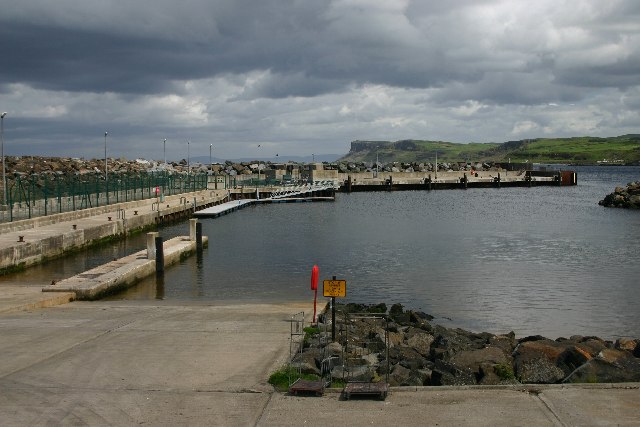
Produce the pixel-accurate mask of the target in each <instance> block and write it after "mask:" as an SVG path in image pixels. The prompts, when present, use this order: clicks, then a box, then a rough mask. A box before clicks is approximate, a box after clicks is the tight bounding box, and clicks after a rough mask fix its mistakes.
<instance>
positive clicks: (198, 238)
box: [196, 222, 202, 253]
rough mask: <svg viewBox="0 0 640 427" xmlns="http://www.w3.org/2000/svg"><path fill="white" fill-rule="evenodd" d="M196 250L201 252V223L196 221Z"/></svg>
mask: <svg viewBox="0 0 640 427" xmlns="http://www.w3.org/2000/svg"><path fill="white" fill-rule="evenodd" d="M196 250H197V251H198V253H201V252H202V223H201V222H197V223H196Z"/></svg>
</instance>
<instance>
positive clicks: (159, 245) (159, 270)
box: [155, 236, 164, 273]
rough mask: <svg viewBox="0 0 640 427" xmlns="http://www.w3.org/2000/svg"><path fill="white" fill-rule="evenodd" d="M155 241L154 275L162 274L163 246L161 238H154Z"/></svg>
mask: <svg viewBox="0 0 640 427" xmlns="http://www.w3.org/2000/svg"><path fill="white" fill-rule="evenodd" d="M155 241H156V273H164V246H163V244H162V237H160V236H158V237H156V238H155Z"/></svg>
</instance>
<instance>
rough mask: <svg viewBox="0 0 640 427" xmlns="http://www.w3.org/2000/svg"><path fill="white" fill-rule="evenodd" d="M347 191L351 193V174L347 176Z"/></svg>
mask: <svg viewBox="0 0 640 427" xmlns="http://www.w3.org/2000/svg"><path fill="white" fill-rule="evenodd" d="M347 193H351V175H349V176H348V177H347Z"/></svg>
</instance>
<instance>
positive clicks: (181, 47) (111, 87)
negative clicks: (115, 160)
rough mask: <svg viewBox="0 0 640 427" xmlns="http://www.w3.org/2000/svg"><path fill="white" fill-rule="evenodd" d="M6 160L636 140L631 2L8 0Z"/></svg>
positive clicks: (3, 0)
mask: <svg viewBox="0 0 640 427" xmlns="http://www.w3.org/2000/svg"><path fill="white" fill-rule="evenodd" d="M0 111H6V112H7V116H6V117H5V119H4V141H5V154H7V155H24V154H40V155H59V156H77V157H81V156H82V157H86V158H102V157H103V156H104V132H105V131H108V132H109V135H108V137H107V150H108V156H109V157H122V156H124V157H127V158H130V159H133V158H137V157H142V158H146V159H162V158H163V140H164V139H165V138H166V139H167V142H166V149H167V157H168V159H169V160H171V159H176V160H177V159H180V158H185V157H186V155H187V142H186V141H187V140H190V141H191V143H190V144H189V151H190V154H191V156H192V157H193V156H208V155H209V145H210V144H213V154H214V157H218V158H238V157H252V156H253V157H255V158H258V157H260V158H267V157H272V156H275V154H276V153H280V155H281V156H286V155H302V156H306V155H311V153H315V154H324V153H338V154H341V153H346V152H347V151H348V150H349V143H350V142H351V141H353V140H356V139H374V140H398V139H408V138H415V139H431V140H445V141H452V142H460V143H467V142H504V141H508V140H513V139H522V138H533V137H552V136H579V135H593V136H616V135H622V134H626V133H640V1H638V0H627V1H623V0H607V1H602V0H593V1H591V0H535V1H531V0H526V1H516V0H511V1H504V0H503V1H500V0H447V1H444V0H413V1H412V0H182V1H175V0H172V1H167V0H135V1H124V0H120V1H113V0H55V1H51V0H20V1H16V0H0Z"/></svg>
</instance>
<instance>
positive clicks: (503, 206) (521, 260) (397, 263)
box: [0, 167, 640, 339]
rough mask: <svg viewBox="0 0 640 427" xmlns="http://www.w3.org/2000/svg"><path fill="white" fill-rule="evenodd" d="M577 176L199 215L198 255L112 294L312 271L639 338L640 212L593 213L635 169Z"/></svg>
mask: <svg viewBox="0 0 640 427" xmlns="http://www.w3.org/2000/svg"><path fill="white" fill-rule="evenodd" d="M571 169H575V170H576V171H577V172H578V186H575V187H539V188H536V187H533V188H502V189H474V190H466V191H465V190H448V191H431V192H429V191H410V192H380V193H354V194H338V195H337V198H336V201H335V202H328V203H295V204H272V205H260V206H255V207H250V208H246V209H243V210H241V211H238V212H235V213H233V214H231V215H227V216H224V217H220V218H216V219H203V220H201V221H202V223H203V233H204V234H205V235H207V236H209V239H210V240H209V242H210V244H209V248H208V249H206V250H205V251H204V254H203V256H202V258H200V259H199V258H197V257H191V258H189V259H186V260H185V261H183V262H181V263H180V264H179V265H177V266H174V267H171V268H170V269H168V270H167V271H166V273H165V276H164V279H163V280H162V281H158V280H156V278H149V279H147V280H145V281H143V282H142V283H140V284H139V285H138V286H136V287H134V288H132V289H131V290H129V291H127V292H125V293H123V294H120V295H117V296H114V297H113V298H116V299H129V300H144V299H148V300H150V299H156V298H160V299H165V300H176V301H177V300H198V301H202V302H203V303H219V302H231V301H233V302H243V301H244V302H255V301H291V300H305V299H308V300H312V299H313V293H312V291H311V290H310V289H309V281H310V275H311V268H312V266H313V265H314V264H317V265H318V266H319V267H320V279H321V280H322V279H329V278H331V277H332V276H336V277H337V278H339V279H344V280H346V281H347V298H346V299H345V302H365V303H379V302H385V303H386V304H387V305H391V304H393V303H400V304H403V305H404V306H405V307H407V308H413V309H418V310H422V311H424V312H427V313H429V314H431V315H433V316H435V317H436V320H435V321H436V322H438V323H441V324H444V325H446V326H458V327H462V328H465V329H469V330H473V331H489V332H494V333H501V332H509V331H514V332H515V333H516V335H517V336H525V335H532V334H540V335H545V336H548V337H551V338H555V337H558V336H569V335H575V334H579V335H598V336H600V337H603V338H609V339H613V338H616V337H619V336H631V337H640V310H638V307H640V262H638V258H639V256H640V239H639V238H638V236H640V212H637V211H628V210H619V209H606V208H603V207H600V206H598V200H600V199H602V198H603V197H604V196H605V195H606V194H608V193H610V192H611V191H613V189H614V188H615V187H616V186H621V185H626V183H627V182H629V181H633V180H638V179H640V168H639V167H590V168H587V167H583V168H571ZM185 230H186V225H185V224H184V223H183V224H177V225H174V226H171V227H165V228H164V229H162V230H161V234H162V235H163V237H165V239H168V238H170V237H173V236H175V235H179V234H185ZM143 247H144V236H138V237H134V238H129V239H127V240H126V241H123V242H120V243H118V244H115V245H113V246H109V247H104V248H101V249H100V250H92V251H88V252H87V253H86V254H84V255H83V254H78V255H76V256H74V257H72V258H69V259H66V260H64V261H62V260H60V261H56V262H55V263H51V264H50V265H45V266H42V267H38V270H30V272H31V273H29V272H27V273H23V274H22V275H14V276H12V277H13V279H9V278H8V276H7V277H4V278H1V279H0V281H6V280H13V281H20V280H24V281H29V280H30V281H32V282H33V280H36V279H35V278H36V277H43V278H44V277H51V275H52V273H51V272H49V273H48V274H49V276H47V269H50V268H52V267H51V265H53V264H56V265H58V267H55V270H56V271H58V272H60V271H64V273H58V274H67V273H70V272H71V271H72V270H77V269H79V268H80V267H86V268H84V269H87V268H90V266H91V264H93V263H99V262H100V259H101V257H102V258H107V259H112V258H113V257H118V256H121V255H122V254H124V253H127V252H128V253H131V252H133V251H135V250H139V249H141V248H143ZM83 257H84V258H83ZM87 257H89V258H90V259H89V260H87ZM60 265H62V267H60ZM80 271H82V270H80ZM75 273H76V272H74V273H73V274H75ZM29 276H30V277H31V278H29ZM47 280H48V278H47ZM320 295H321V289H320ZM319 300H320V301H321V302H322V303H323V304H324V301H325V299H324V298H322V297H319Z"/></svg>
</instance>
